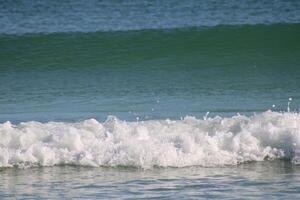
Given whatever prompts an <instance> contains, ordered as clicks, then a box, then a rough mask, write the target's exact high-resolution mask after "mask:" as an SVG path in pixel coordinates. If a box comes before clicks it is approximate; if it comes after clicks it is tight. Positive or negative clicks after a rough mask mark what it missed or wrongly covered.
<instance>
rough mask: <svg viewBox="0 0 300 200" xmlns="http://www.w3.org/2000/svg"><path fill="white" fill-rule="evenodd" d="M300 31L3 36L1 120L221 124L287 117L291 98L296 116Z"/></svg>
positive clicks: (265, 28) (263, 28) (250, 28)
mask: <svg viewBox="0 0 300 200" xmlns="http://www.w3.org/2000/svg"><path fill="white" fill-rule="evenodd" d="M299 33H300V26H299V25H298V24H288V25H243V26H218V27H214V28H204V29H202V28H192V29H170V30H147V31H133V32H131V31H130V32H113V33H68V34H65V33H60V34H42V35H39V34H31V35H24V36H1V37H0V40H1V44H2V45H1V46H2V49H1V51H2V54H1V55H0V60H1V63H0V65H1V67H0V72H1V79H0V89H1V93H2V94H4V95H1V98H0V102H1V104H0V112H1V113H0V114H1V115H0V120H1V121H2V122H5V121H7V120H10V121H12V122H20V121H28V120H37V121H52V120H55V121H59V120H67V121H74V120H80V119H81V120H82V119H87V118H92V117H93V118H96V119H99V120H104V119H106V117H107V116H108V115H114V116H117V117H118V118H120V119H124V120H130V121H132V120H136V118H137V117H139V118H140V119H143V120H145V119H165V118H171V119H179V118H180V117H184V116H186V115H191V116H197V117H202V116H204V115H205V113H206V112H208V111H209V112H210V113H211V114H212V115H213V116H214V115H217V114H218V115H223V116H224V115H225V116H228V115H233V114H236V113H246V114H253V113H254V112H262V111H266V110H268V109H273V110H276V111H286V110H287V101H288V98H290V97H292V98H293V99H294V100H293V102H292V104H291V106H292V110H297V109H298V108H299V107H300V97H299V85H300V71H299V70H300V68H299V65H300V59H299V58H300V45H299V44H300V38H299ZM273 104H275V105H276V107H275V108H272V105H273Z"/></svg>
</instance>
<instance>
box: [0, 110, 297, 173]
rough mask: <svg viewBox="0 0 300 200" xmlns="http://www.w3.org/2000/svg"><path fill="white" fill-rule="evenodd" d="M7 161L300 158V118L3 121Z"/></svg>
mask: <svg viewBox="0 0 300 200" xmlns="http://www.w3.org/2000/svg"><path fill="white" fill-rule="evenodd" d="M0 136H1V141H0V167H12V166H18V167H28V166H29V167H30V166H53V165H65V164H66V165H69V164H71V165H83V166H94V167H98V166H107V167H114V166H133V167H141V168H152V167H155V166H160V167H188V166H205V167H215V166H224V165H237V164H241V163H245V162H250V161H263V160H273V159H288V160H291V161H292V162H293V163H294V164H297V163H298V162H299V145H300V116H299V114H298V113H278V112H272V111H267V112H264V113H261V114H258V115H253V116H250V117H246V116H242V115H235V116H233V117H230V118H221V117H214V118H206V117H205V118H204V119H196V118H194V117H185V118H184V119H182V120H175V121H174V120H168V119H167V120H150V121H141V122H126V121H121V120H118V119H117V118H115V117H112V116H110V117H108V118H107V120H106V121H105V122H103V123H100V122H98V121H97V120H95V119H89V120H85V121H82V122H77V123H63V122H49V123H40V122H36V121H31V122H22V123H20V124H17V125H13V124H11V123H10V122H6V123H3V124H1V125H0Z"/></svg>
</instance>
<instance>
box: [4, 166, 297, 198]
mask: <svg viewBox="0 0 300 200" xmlns="http://www.w3.org/2000/svg"><path fill="white" fill-rule="evenodd" d="M29 176H30V177H29ZM0 178H1V182H0V198H24V199H53V198H68V199H69V198H89V199H93V198H112V199H115V198H118V199H119V198H121V199H143V198H147V199H148V198H149V199H169V198H172V199H207V198H210V199H241V198H242V199H267V198H280V199H299V190H300V168H299V166H295V165H292V164H291V163H290V162H286V161H273V162H254V163H248V164H242V165H238V166H234V167H221V168H201V167H189V168H154V169H152V170H141V169H135V168H91V167H76V166H60V167H42V168H41V167H37V168H28V169H16V168H8V169H1V171H0Z"/></svg>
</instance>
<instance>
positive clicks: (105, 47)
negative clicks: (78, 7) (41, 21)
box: [0, 24, 300, 70]
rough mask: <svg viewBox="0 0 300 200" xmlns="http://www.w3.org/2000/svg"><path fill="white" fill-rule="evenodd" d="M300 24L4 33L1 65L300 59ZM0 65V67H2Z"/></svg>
mask: <svg viewBox="0 0 300 200" xmlns="http://www.w3.org/2000/svg"><path fill="white" fill-rule="evenodd" d="M299 34H300V24H273V25H242V26H240V25H235V26H217V27H210V28H208V27H207V28H203V27H202V28H184V29H166V30H143V31H126V32H107V33H105V32H96V33H55V34H27V35H23V36H17V35H15V36H10V35H1V36H0V42H1V55H0V59H1V62H0V65H1V69H2V70H3V69H4V70H5V69H7V68H10V69H26V68H32V69H36V68H38V69H43V68H51V69H55V68H85V69H86V68H99V67H100V68H102V67H103V68H110V69H112V68H122V69H124V67H125V68H127V67H131V68H135V67H137V66H139V67H142V68H153V67H154V68H170V67H171V68H172V67H179V68H181V67H195V66H207V65H210V66H221V65H222V66H227V67H234V66H240V65H244V67H249V66H251V67H253V65H262V66H269V67H272V68H276V67H278V66H282V65H286V66H285V67H291V66H295V65H297V64H299V59H297V58H298V57H299V54H300V49H299V46H300V45H299V44H300V39H299V37H298V36H299ZM1 69H0V70H1Z"/></svg>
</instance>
